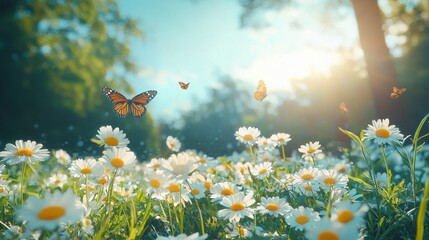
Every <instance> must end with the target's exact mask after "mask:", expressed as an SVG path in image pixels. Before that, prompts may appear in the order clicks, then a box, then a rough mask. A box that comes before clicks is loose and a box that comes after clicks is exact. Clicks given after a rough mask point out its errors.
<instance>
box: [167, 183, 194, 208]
mask: <svg viewBox="0 0 429 240" xmlns="http://www.w3.org/2000/svg"><path fill="white" fill-rule="evenodd" d="M167 190H168V196H167V197H168V200H169V201H172V203H173V205H174V206H175V207H176V206H177V205H179V204H180V203H182V205H183V206H185V203H187V202H191V199H190V198H189V194H190V192H191V191H190V190H189V189H188V188H187V187H185V185H183V182H182V180H179V179H173V180H170V182H169V184H168V186H167Z"/></svg>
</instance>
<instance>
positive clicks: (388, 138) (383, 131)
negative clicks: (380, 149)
mask: <svg viewBox="0 0 429 240" xmlns="http://www.w3.org/2000/svg"><path fill="white" fill-rule="evenodd" d="M364 133H365V136H366V137H367V138H368V140H372V139H374V142H375V143H376V144H385V143H388V144H392V143H393V142H398V141H399V140H403V139H404V135H403V134H401V132H400V131H399V129H398V128H397V127H395V125H390V126H389V119H388V118H386V119H384V120H381V119H378V120H377V121H375V120H372V125H370V124H368V128H367V130H364Z"/></svg>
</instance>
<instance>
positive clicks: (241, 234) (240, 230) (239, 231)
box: [238, 228, 246, 237]
mask: <svg viewBox="0 0 429 240" xmlns="http://www.w3.org/2000/svg"><path fill="white" fill-rule="evenodd" d="M238 233H239V234H240V236H241V237H244V236H245V235H246V230H245V229H244V228H239V229H238Z"/></svg>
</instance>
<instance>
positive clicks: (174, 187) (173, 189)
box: [168, 183, 180, 192]
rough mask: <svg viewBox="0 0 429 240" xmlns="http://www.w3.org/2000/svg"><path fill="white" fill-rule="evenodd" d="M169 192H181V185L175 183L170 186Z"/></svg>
mask: <svg viewBox="0 0 429 240" xmlns="http://www.w3.org/2000/svg"><path fill="white" fill-rule="evenodd" d="M168 191H170V192H180V185H178V184H174V183H173V184H171V185H170V186H168Z"/></svg>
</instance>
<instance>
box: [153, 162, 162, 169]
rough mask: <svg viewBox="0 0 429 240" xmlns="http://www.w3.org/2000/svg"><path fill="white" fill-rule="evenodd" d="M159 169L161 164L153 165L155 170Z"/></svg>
mask: <svg viewBox="0 0 429 240" xmlns="http://www.w3.org/2000/svg"><path fill="white" fill-rule="evenodd" d="M160 167H161V164H159V163H155V164H154V165H153V168H155V169H157V168H160Z"/></svg>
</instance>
